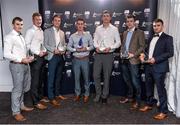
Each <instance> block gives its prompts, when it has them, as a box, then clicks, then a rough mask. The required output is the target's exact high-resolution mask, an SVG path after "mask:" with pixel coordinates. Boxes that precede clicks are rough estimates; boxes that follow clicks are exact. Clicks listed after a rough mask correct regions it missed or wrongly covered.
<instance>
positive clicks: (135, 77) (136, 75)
mask: <svg viewBox="0 0 180 125" xmlns="http://www.w3.org/2000/svg"><path fill="white" fill-rule="evenodd" d="M139 70H140V64H131V63H130V62H129V61H128V60H127V61H126V62H124V63H123V64H122V75H123V79H124V81H125V82H126V84H127V86H128V96H129V97H132V96H133V87H134V90H135V98H136V101H137V103H138V104H140V102H141V80H140V72H139Z"/></svg>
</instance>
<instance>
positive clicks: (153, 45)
mask: <svg viewBox="0 0 180 125" xmlns="http://www.w3.org/2000/svg"><path fill="white" fill-rule="evenodd" d="M161 34H162V32H160V33H159V37H160V36H161ZM159 37H153V38H152V40H151V42H150V47H149V59H150V58H152V57H153V53H154V48H155V46H156V43H157V41H158V39H159Z"/></svg>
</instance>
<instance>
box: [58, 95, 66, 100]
mask: <svg viewBox="0 0 180 125" xmlns="http://www.w3.org/2000/svg"><path fill="white" fill-rule="evenodd" d="M57 98H58V99H61V100H66V99H67V98H66V97H64V96H62V95H59V96H57Z"/></svg>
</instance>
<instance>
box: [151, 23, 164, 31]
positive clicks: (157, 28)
mask: <svg viewBox="0 0 180 125" xmlns="http://www.w3.org/2000/svg"><path fill="white" fill-rule="evenodd" d="M153 30H154V32H155V33H160V32H162V31H163V25H162V23H161V22H154V23H153Z"/></svg>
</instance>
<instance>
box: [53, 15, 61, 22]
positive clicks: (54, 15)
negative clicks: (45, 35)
mask: <svg viewBox="0 0 180 125" xmlns="http://www.w3.org/2000/svg"><path fill="white" fill-rule="evenodd" d="M56 17H58V18H60V19H61V16H60V15H57V14H56V15H54V16H53V17H52V21H53V20H54V18H56Z"/></svg>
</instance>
